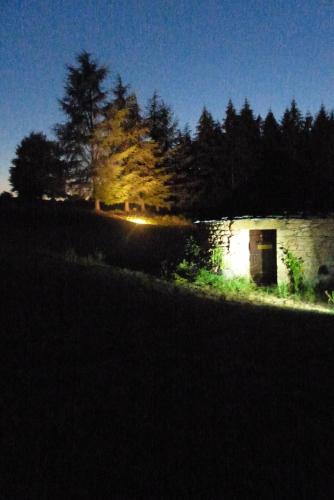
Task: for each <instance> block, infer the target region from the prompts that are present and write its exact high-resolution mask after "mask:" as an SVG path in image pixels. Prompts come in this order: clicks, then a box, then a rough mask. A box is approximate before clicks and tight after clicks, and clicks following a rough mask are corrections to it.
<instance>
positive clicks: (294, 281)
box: [281, 247, 304, 293]
mask: <svg viewBox="0 0 334 500" xmlns="http://www.w3.org/2000/svg"><path fill="white" fill-rule="evenodd" d="M281 250H282V252H283V256H282V262H283V264H284V265H285V266H286V268H287V270H288V274H289V279H290V288H291V292H292V293H300V292H302V290H303V287H304V261H303V259H302V258H301V257H297V256H296V255H294V254H293V253H292V252H291V251H290V250H288V249H287V248H284V247H281Z"/></svg>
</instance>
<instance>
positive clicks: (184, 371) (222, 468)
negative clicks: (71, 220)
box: [0, 251, 334, 500]
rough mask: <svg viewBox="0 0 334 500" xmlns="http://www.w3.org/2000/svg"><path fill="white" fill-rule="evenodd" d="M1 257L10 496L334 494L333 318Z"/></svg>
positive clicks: (5, 472)
mask: <svg viewBox="0 0 334 500" xmlns="http://www.w3.org/2000/svg"><path fill="white" fill-rule="evenodd" d="M0 264H1V280H0V292H1V305H2V317H1V336H0V347H1V350H0V352H1V363H0V384H1V391H0V394H1V398H0V402H1V427H2V437H1V439H2V443H1V479H0V481H1V482H0V496H1V498H5V499H6V500H11V499H24V500H26V499H27V500H30V499H33V500H37V499H45V500H50V499H65V498H66V499H67V498H69V499H70V498H71V499H74V498H75V499H76V498H78V499H87V500H88V499H90V500H91V499H99V498H101V499H107V498H112V499H122V500H128V499H140V498H145V499H168V500H169V499H174V498H177V499H197V498H201V499H220V498H222V499H232V498H233V499H259V498H263V499H267V500H268V499H281V498H282V499H287V498H296V499H297V498H298V499H299V498H303V499H305V498H312V499H321V498H324V499H328V498H331V497H332V494H331V491H332V486H333V472H332V462H331V458H330V454H331V451H332V448H333V430H334V429H333V402H334V388H333V355H334V353H333V348H334V337H333V335H334V333H333V318H332V317H330V316H325V315H322V316H320V315H310V314H301V313H288V312H282V311H277V310H271V309H269V308H247V307H245V306H241V305H233V304H227V303H219V302H214V301H208V300H204V299H201V298H198V297H194V296H191V295H188V294H183V293H181V292H180V291H177V290H175V289H174V288H173V287H168V286H167V287H165V286H164V285H163V284H160V283H156V284H152V280H151V279H149V278H145V277H143V276H140V275H136V276H133V275H131V274H130V273H127V272H123V271H116V270H111V269H109V268H105V267H99V266H82V265H79V264H68V263H65V262H64V261H62V260H60V259H56V258H50V257H46V256H43V255H38V253H37V252H35V253H32V254H31V255H29V254H27V252H21V253H20V252H19V251H17V252H16V254H15V252H14V254H13V255H12V256H11V255H8V254H6V253H4V252H3V254H2V256H1V262H0Z"/></svg>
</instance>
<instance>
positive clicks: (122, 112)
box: [92, 102, 170, 211]
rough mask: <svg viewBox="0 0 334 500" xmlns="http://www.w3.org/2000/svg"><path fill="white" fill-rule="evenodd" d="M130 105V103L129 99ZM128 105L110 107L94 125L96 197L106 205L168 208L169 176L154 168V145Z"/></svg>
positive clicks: (93, 144)
mask: <svg viewBox="0 0 334 500" xmlns="http://www.w3.org/2000/svg"><path fill="white" fill-rule="evenodd" d="M130 104H131V102H130ZM132 112H133V110H132V109H131V105H130V106H127V107H125V108H124V109H115V108H110V109H109V111H108V114H107V116H106V118H105V119H104V120H103V121H102V122H101V123H100V124H99V125H98V126H97V127H96V129H95V133H94V135H93V138H92V146H93V147H94V149H95V151H96V163H95V166H94V172H95V175H96V177H95V196H96V199H98V200H101V201H103V202H104V203H107V204H115V203H124V208H125V210H126V211H129V208H130V203H135V204H138V205H140V207H141V209H142V210H145V206H146V205H151V206H154V207H157V208H162V207H169V205H170V204H169V201H168V198H169V197H170V188H169V187H168V184H167V183H168V180H169V176H168V175H166V174H165V173H164V172H163V171H162V170H161V169H160V168H157V157H156V154H155V153H156V150H157V144H156V143H155V142H154V141H152V140H151V139H150V138H149V130H148V129H147V127H145V126H144V125H143V123H142V122H141V121H136V122H134V119H133V113H132Z"/></svg>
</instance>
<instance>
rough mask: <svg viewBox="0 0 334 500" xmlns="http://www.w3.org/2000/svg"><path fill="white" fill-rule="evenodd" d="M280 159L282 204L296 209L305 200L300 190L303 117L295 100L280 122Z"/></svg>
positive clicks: (302, 165) (287, 207) (303, 203)
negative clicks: (282, 188)
mask: <svg viewBox="0 0 334 500" xmlns="http://www.w3.org/2000/svg"><path fill="white" fill-rule="evenodd" d="M281 131H282V159H283V165H282V169H283V177H284V179H285V180H284V185H285V193H284V195H283V200H282V202H283V205H284V207H285V209H286V210H293V211H295V210H298V209H300V207H303V206H304V205H305V202H306V201H307V200H306V199H305V197H304V196H303V192H302V190H301V183H302V182H303V180H302V177H303V168H304V164H303V158H302V156H301V149H302V132H303V117H302V114H301V112H300V111H299V109H298V107H297V104H296V101H295V100H293V101H292V102H291V105H290V108H287V109H286V110H285V112H284V115H283V118H282V122H281Z"/></svg>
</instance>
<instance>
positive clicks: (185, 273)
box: [174, 235, 204, 283]
mask: <svg viewBox="0 0 334 500" xmlns="http://www.w3.org/2000/svg"><path fill="white" fill-rule="evenodd" d="M203 262H204V254H203V250H202V249H201V247H200V246H199V244H198V243H197V241H196V240H195V238H194V236H192V235H191V236H189V238H187V240H186V243H185V246H184V258H183V259H182V261H181V262H179V263H178V264H177V266H176V270H175V275H174V278H175V280H176V282H178V283H180V282H183V281H187V280H188V281H194V280H195V279H196V276H197V274H198V272H199V271H200V269H201V266H202V265H203Z"/></svg>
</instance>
